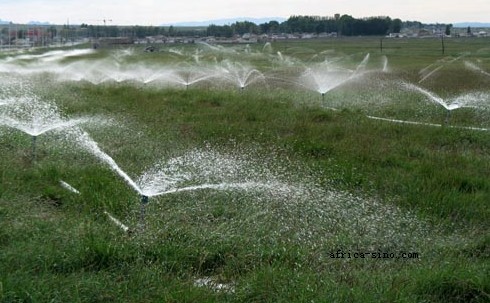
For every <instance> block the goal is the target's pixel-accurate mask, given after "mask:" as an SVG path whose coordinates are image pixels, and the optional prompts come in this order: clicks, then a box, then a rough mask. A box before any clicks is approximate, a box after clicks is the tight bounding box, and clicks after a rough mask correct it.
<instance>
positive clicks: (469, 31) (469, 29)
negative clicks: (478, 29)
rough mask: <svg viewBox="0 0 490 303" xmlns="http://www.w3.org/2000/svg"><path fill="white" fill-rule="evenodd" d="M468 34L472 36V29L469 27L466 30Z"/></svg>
mask: <svg viewBox="0 0 490 303" xmlns="http://www.w3.org/2000/svg"><path fill="white" fill-rule="evenodd" d="M466 34H468V36H471V27H469V26H468V28H467V29H466Z"/></svg>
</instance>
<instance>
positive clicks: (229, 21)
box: [161, 17, 287, 27]
mask: <svg viewBox="0 0 490 303" xmlns="http://www.w3.org/2000/svg"><path fill="white" fill-rule="evenodd" d="M286 20H287V19H286V18H283V17H266V18H248V17H238V18H229V19H214V20H205V21H187V22H175V23H165V24H161V25H162V26H170V25H173V26H193V27H195V26H209V25H211V24H214V25H227V24H228V25H229V24H233V23H235V22H243V21H249V22H253V23H255V24H262V23H266V22H269V21H277V22H279V23H281V22H284V21H286Z"/></svg>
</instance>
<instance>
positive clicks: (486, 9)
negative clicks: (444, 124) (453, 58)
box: [0, 0, 490, 25]
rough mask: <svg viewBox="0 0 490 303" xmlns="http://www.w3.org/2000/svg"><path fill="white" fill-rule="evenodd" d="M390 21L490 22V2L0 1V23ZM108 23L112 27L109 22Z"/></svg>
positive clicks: (414, 0)
mask: <svg viewBox="0 0 490 303" xmlns="http://www.w3.org/2000/svg"><path fill="white" fill-rule="evenodd" d="M335 13H340V14H348V15H351V16H353V17H355V18H361V17H371V16H389V17H391V18H400V19H402V20H404V21H407V20H416V21H421V22H424V23H436V22H438V23H456V22H467V21H471V22H490V0H471V1H468V2H467V1H464V0H404V1H394V0H383V1H382V0H351V1H342V0H0V19H1V20H4V21H13V22H15V23H27V22H29V21H41V22H45V21H46V22H50V23H55V24H65V23H67V22H69V23H70V24H80V23H88V24H103V21H102V20H104V19H105V20H107V21H106V22H107V24H112V25H116V24H117V25H135V24H139V25H160V24H164V23H165V24H168V23H173V22H182V21H205V20H211V19H223V18H233V17H285V18H287V17H289V16H291V15H320V16H333V15H334V14H335ZM108 20H112V21H110V22H109V21H108Z"/></svg>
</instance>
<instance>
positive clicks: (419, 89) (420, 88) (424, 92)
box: [403, 82, 450, 110]
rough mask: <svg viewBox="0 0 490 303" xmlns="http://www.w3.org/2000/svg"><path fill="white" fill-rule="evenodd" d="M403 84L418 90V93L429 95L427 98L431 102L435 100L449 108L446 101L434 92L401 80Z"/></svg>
mask: <svg viewBox="0 0 490 303" xmlns="http://www.w3.org/2000/svg"><path fill="white" fill-rule="evenodd" d="M403 86H405V87H406V88H408V89H411V90H415V91H418V92H419V93H422V94H423V95H425V96H427V97H429V100H431V101H432V102H435V103H437V104H439V105H442V106H443V107H444V108H445V109H446V110H450V108H449V106H448V104H447V103H446V102H444V100H443V99H442V98H441V97H439V96H437V95H436V94H435V93H433V92H430V91H428V90H426V89H423V88H422V87H420V86H417V85H414V84H411V83H407V82H403Z"/></svg>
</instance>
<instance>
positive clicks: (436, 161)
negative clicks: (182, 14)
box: [0, 38, 490, 302]
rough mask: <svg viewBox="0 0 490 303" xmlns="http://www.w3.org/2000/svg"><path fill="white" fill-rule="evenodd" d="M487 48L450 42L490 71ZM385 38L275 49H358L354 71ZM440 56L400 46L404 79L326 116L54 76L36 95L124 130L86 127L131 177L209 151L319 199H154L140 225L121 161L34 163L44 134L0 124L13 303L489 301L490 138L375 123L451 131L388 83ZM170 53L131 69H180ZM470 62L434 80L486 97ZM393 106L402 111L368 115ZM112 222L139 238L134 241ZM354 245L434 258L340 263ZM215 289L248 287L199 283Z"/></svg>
mask: <svg viewBox="0 0 490 303" xmlns="http://www.w3.org/2000/svg"><path fill="white" fill-rule="evenodd" d="M485 41H487V42H488V40H483V39H482V40H479V39H473V40H463V39H462V40H457V41H456V40H454V41H448V42H447V52H448V53H447V54H446V55H451V56H456V55H457V54H459V53H460V52H463V51H467V52H469V53H470V54H469V55H468V57H467V58H468V59H471V60H476V59H480V60H481V62H482V63H481V64H482V66H484V67H488V57H485V55H484V53H479V52H478V50H480V49H482V48H483V47H485V44H484V42H485ZM377 43H379V39H377V38H376V39H339V40H326V41H321V42H319V43H318V42H317V43H314V42H302V43H297V42H285V43H277V44H276V43H275V44H273V48H274V49H275V50H280V51H281V52H283V53H284V54H287V55H295V56H297V57H299V58H301V59H303V60H306V59H308V58H310V56H311V54H312V53H313V52H319V51H321V50H325V49H334V50H335V51H336V53H339V54H340V53H343V54H355V57H354V59H352V62H353V63H352V64H356V62H359V60H358V58H361V60H362V57H363V56H362V55H357V54H360V53H363V52H366V50H368V51H369V50H371V49H372V51H373V52H374V51H375V50H376V49H377V47H378V44H377ZM438 43H440V41H439V40H386V39H385V40H384V45H385V50H384V51H383V53H384V54H386V55H387V56H388V57H389V59H390V62H391V63H390V64H391V67H392V69H393V73H392V74H390V75H388V76H384V78H381V79H380V80H379V81H378V80H375V81H373V82H375V83H376V82H379V83H381V82H383V81H387V82H386V83H388V84H380V86H376V85H371V81H367V82H360V83H353V84H352V85H350V86H346V87H341V88H339V89H336V90H334V91H332V92H331V93H329V94H328V95H327V96H326V101H325V102H323V103H322V102H321V98H320V97H319V96H318V95H317V94H315V93H310V92H307V91H302V90H296V89H288V88H286V87H279V88H273V87H268V88H267V87H264V86H263V85H257V86H251V87H248V88H247V89H246V90H245V91H243V92H239V91H237V90H236V89H233V88H232V87H231V86H227V87H224V88H221V89H217V88H216V87H214V86H207V85H202V86H196V87H191V88H189V89H188V90H183V89H176V88H160V87H155V86H149V87H143V86H140V85H134V84H128V83H122V84H101V85H92V84H89V83H86V82H72V83H58V82H55V81H49V79H45V80H47V81H45V82H43V83H44V84H46V83H49V86H47V87H48V88H43V87H42V86H38V85H36V86H35V87H36V88H37V91H36V93H37V94H38V95H39V96H41V97H42V98H43V99H45V100H55V101H56V103H57V104H58V106H59V107H60V108H61V109H62V111H63V113H64V114H66V115H67V116H80V115H90V116H92V115H93V116H102V117H106V118H107V119H108V120H110V123H108V124H107V125H104V126H101V127H86V130H87V132H88V133H90V135H91V136H92V137H93V138H94V140H95V141H97V143H98V144H99V146H100V147H101V149H102V150H104V151H105V152H107V154H108V155H110V156H111V157H112V158H114V160H115V161H116V162H117V163H118V164H119V165H120V167H121V168H122V169H124V170H125V171H126V172H127V173H128V174H129V175H130V176H131V177H133V178H136V177H137V176H139V175H140V174H141V173H143V172H144V171H145V170H147V169H148V168H149V167H151V166H152V165H154V164H155V163H158V162H159V161H162V160H166V159H169V158H172V157H176V156H180V155H182V154H185V153H186V152H187V151H188V150H191V149H196V148H197V149H199V150H207V149H208V148H210V149H211V150H214V151H219V152H220V153H223V154H230V155H239V156H240V157H243V158H244V159H245V160H247V161H248V162H247V163H248V164H247V165H245V166H243V167H244V168H245V169H252V170H254V171H256V175H258V176H259V180H258V181H261V180H262V179H260V176H269V175H273V176H278V179H279V180H281V181H284V182H288V184H289V185H290V186H292V187H294V186H296V185H297V184H301V185H303V186H305V187H306V188H307V191H305V192H301V193H298V192H295V191H293V192H291V193H288V194H286V195H283V196H281V195H279V196H274V195H272V196H269V195H266V194H261V193H255V192H240V191H238V192H234V191H213V190H203V191H195V192H184V193H179V194H172V195H166V196H160V197H155V198H151V199H150V203H149V204H148V205H147V208H146V222H145V227H144V230H142V229H141V228H139V227H138V226H139V224H140V223H141V222H140V219H139V215H140V214H139V211H140V206H139V197H138V195H137V194H136V193H135V192H134V191H133V190H132V189H131V188H130V187H129V186H128V185H127V184H126V183H125V182H124V181H123V180H122V179H121V178H119V177H118V176H117V174H116V173H114V172H113V171H112V170H110V168H109V167H108V166H107V165H105V164H104V163H102V162H101V161H99V160H97V159H96V158H95V157H94V156H92V155H91V154H89V153H88V152H86V151H83V150H82V149H80V148H79V147H76V146H75V145H74V144H73V143H72V142H70V141H69V140H68V141H67V140H64V139H63V138H64V137H63V136H62V135H60V134H57V133H48V134H45V135H42V136H40V137H39V138H38V140H37V142H38V146H37V151H38V155H37V160H36V161H35V162H33V161H32V160H31V155H30V152H31V145H30V143H31V141H30V138H29V137H28V136H27V135H25V134H23V133H21V132H20V131H17V130H14V129H8V128H5V127H3V128H0V178H1V182H0V302H48V301H49V302H107V301H117V302H487V301H488V300H489V299H490V281H489V278H488V277H489V276H490V275H489V271H490V266H489V265H490V263H489V262H488V259H489V257H490V255H489V253H490V246H489V243H490V242H489V237H488V234H489V227H490V226H489V225H488V222H490V221H489V219H490V213H489V209H490V208H489V202H490V200H489V197H490V179H489V178H488V174H489V172H490V161H489V160H490V152H489V151H490V133H489V132H488V131H471V130H467V129H458V128H450V127H429V126H424V125H404V124H393V123H389V122H383V121H376V120H372V119H368V118H367V117H366V114H373V115H374V114H376V115H380V116H385V117H392V118H404V119H411V120H418V121H424V122H433V123H441V122H442V120H443V119H444V112H443V111H441V109H440V108H438V107H433V106H430V105H427V104H425V103H424V102H423V101H422V100H417V98H420V96H418V95H416V94H412V93H407V92H401V91H399V90H398V89H397V88H396V87H394V86H392V85H391V84H390V83H393V82H394V81H396V79H399V78H403V79H405V80H406V81H415V80H414V79H418V75H417V72H418V70H419V69H421V68H423V67H425V66H427V65H429V64H431V63H433V62H434V61H436V60H438V59H440V58H441V54H440V53H438V51H439V50H438V49H437V47H438ZM183 47H184V48H190V49H191V48H192V46H183ZM253 47H255V46H252V48H253ZM257 47H259V46H257ZM312 50H313V51H312ZM235 55H236V54H235ZM235 55H233V56H235ZM97 56H103V55H101V54H97ZM167 56H168V54H166V53H164V52H162V53H157V54H146V53H144V54H140V55H135V58H132V59H131V60H135V61H137V60H141V61H143V62H148V61H147V60H150V61H152V62H167V60H169V58H168V57H167ZM223 56H226V55H223ZM236 56H237V58H240V56H239V55H236ZM244 56H245V55H244ZM376 58H377V55H376V54H373V55H372V62H373V63H370V64H373V65H375V63H374V62H376ZM266 61H267V60H264V59H257V58H255V59H254V60H253V62H254V63H256V64H257V66H258V67H260V68H263V69H267V68H270V67H269V66H268V63H267V62H266ZM458 64H459V63H457V62H455V63H454V65H448V66H447V67H446V68H443V69H441V71H440V72H439V73H438V74H437V75H436V76H437V78H436V79H437V80H436V79H432V78H431V81H432V82H429V83H426V84H425V85H427V86H429V87H430V88H431V89H433V90H434V91H437V92H439V93H440V94H443V91H444V90H445V89H446V88H447V87H450V89H451V90H452V91H454V92H465V91H471V90H473V89H475V88H479V89H480V90H485V89H486V90H487V91H488V89H487V88H486V86H482V84H483V83H488V80H484V79H481V78H478V77H476V76H474V75H472V76H470V73H467V71H466V72H464V73H463V74H465V75H466V76H468V77H466V78H465V77H463V76H461V77H460V75H459V74H458V73H455V72H454V70H457V71H459V68H460V67H461V65H458ZM458 66H459V67H458ZM487 70H488V69H487ZM477 78H478V81H477V82H476V83H475V82H474V81H473V80H472V79H477ZM376 79H378V78H376ZM464 80H465V81H464ZM466 80H467V81H466ZM485 81H487V82H485ZM441 82H442V83H441ZM383 83H385V82H383ZM383 85H384V86H383ZM367 86H369V87H370V89H369V90H367V89H366V87H367ZM448 94H450V93H448ZM380 96H383V98H386V99H396V100H397V101H396V102H391V103H390V102H384V103H380V104H377V106H364V105H366V104H371V103H372V102H375V100H376V99H377V98H380ZM361 99H362V100H363V101H361ZM362 102H365V104H362ZM326 106H335V107H337V108H340V109H341V110H338V111H332V110H329V109H326V108H325V107H326ZM489 115H490V113H489V112H488V110H486V111H485V110H482V111H472V110H466V111H464V110H463V111H460V112H454V113H453V117H452V119H453V120H452V121H451V122H452V125H466V126H482V127H489ZM237 157H238V156H237ZM240 159H242V158H240ZM243 167H241V168H243ZM243 174H244V175H246V174H247V172H246V171H244V172H243ZM254 176H255V175H254ZM60 180H64V181H66V182H68V183H69V184H71V185H73V186H74V187H75V188H77V189H78V190H79V191H80V192H81V194H80V195H76V194H73V193H71V192H69V191H67V190H66V189H64V188H62V187H61V186H60V184H59V181H60ZM327 191H332V192H333V193H336V194H337V195H336V196H334V197H333V198H332V197H329V196H328V195H327ZM351 196H352V197H354V198H352V199H351V198H347V197H351ZM104 211H107V212H109V213H110V214H112V215H113V216H114V217H116V218H118V219H120V220H121V221H122V222H123V223H124V224H127V225H129V227H130V228H131V229H132V230H133V232H132V233H130V234H127V233H124V232H123V231H122V230H121V229H119V228H118V227H117V226H116V225H114V224H113V223H112V222H111V221H110V220H109V218H108V217H107V216H106V215H105V214H104ZM326 223H328V224H326ZM390 231H392V232H390ZM339 249H341V250H343V251H344V252H348V251H351V252H352V253H354V252H357V251H359V250H360V251H364V250H368V251H372V250H374V251H377V250H379V251H385V252H398V251H405V252H407V251H410V252H417V253H419V255H420V258H417V259H393V260H392V259H347V258H345V259H341V258H340V259H339V258H331V257H330V253H334V252H336V251H337V250H339ZM204 277H210V278H211V279H212V280H213V281H214V282H215V283H223V284H225V285H227V287H229V288H231V289H233V291H216V290H213V289H212V288H211V287H200V286H197V285H196V284H195V281H196V279H198V278H204Z"/></svg>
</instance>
